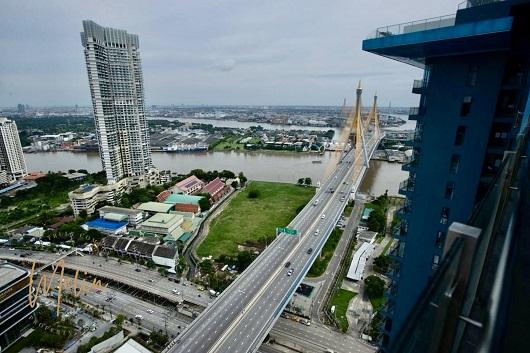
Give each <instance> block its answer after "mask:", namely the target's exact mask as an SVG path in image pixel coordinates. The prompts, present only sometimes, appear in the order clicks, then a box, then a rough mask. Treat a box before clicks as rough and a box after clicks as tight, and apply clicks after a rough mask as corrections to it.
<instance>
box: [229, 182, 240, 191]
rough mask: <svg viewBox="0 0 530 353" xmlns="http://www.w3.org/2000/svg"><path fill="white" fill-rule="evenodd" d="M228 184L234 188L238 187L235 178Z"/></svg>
mask: <svg viewBox="0 0 530 353" xmlns="http://www.w3.org/2000/svg"><path fill="white" fill-rule="evenodd" d="M230 186H232V187H233V188H234V189H237V188H238V187H239V183H238V182H237V180H234V181H233V182H232V184H230Z"/></svg>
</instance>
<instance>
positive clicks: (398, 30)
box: [372, 14, 456, 38]
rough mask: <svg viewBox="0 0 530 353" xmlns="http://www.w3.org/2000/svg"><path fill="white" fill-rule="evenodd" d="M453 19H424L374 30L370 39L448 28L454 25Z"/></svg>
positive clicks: (439, 17) (440, 17)
mask: <svg viewBox="0 0 530 353" xmlns="http://www.w3.org/2000/svg"><path fill="white" fill-rule="evenodd" d="M455 18H456V16H455V15H454V14H451V15H444V16H438V17H431V18H426V19H423V20H417V21H410V22H404V23H398V24H395V25H390V26H383V27H379V28H377V29H376V30H375V34H374V35H373V36H372V38H383V37H390V36H395V35H399V34H407V33H414V32H421V31H427V30H431V29H438V28H443V27H450V26H453V25H454V24H455Z"/></svg>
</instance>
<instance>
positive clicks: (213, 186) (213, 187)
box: [202, 177, 225, 195]
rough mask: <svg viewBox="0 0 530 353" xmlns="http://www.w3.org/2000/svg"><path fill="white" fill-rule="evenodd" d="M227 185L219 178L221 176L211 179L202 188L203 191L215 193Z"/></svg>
mask: <svg viewBox="0 0 530 353" xmlns="http://www.w3.org/2000/svg"><path fill="white" fill-rule="evenodd" d="M224 187H225V183H223V182H222V181H221V179H219V177H217V178H215V179H214V180H212V181H210V182H209V183H208V184H206V185H205V186H204V188H203V189H202V192H207V193H209V194H210V195H214V194H215V193H216V192H218V191H219V190H221V189H222V188H224Z"/></svg>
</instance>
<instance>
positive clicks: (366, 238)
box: [357, 230, 378, 244]
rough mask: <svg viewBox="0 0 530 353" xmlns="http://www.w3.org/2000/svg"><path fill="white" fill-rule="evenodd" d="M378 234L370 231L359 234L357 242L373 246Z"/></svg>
mask: <svg viewBox="0 0 530 353" xmlns="http://www.w3.org/2000/svg"><path fill="white" fill-rule="evenodd" d="M377 234H378V233H377V232H372V231H370V230H364V231H362V232H357V240H360V241H363V242H365V243H368V244H373V243H374V242H375V239H376V238H377Z"/></svg>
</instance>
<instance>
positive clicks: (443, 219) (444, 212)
mask: <svg viewBox="0 0 530 353" xmlns="http://www.w3.org/2000/svg"><path fill="white" fill-rule="evenodd" d="M448 220H449V207H442V214H441V216H440V224H447V221H448Z"/></svg>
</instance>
